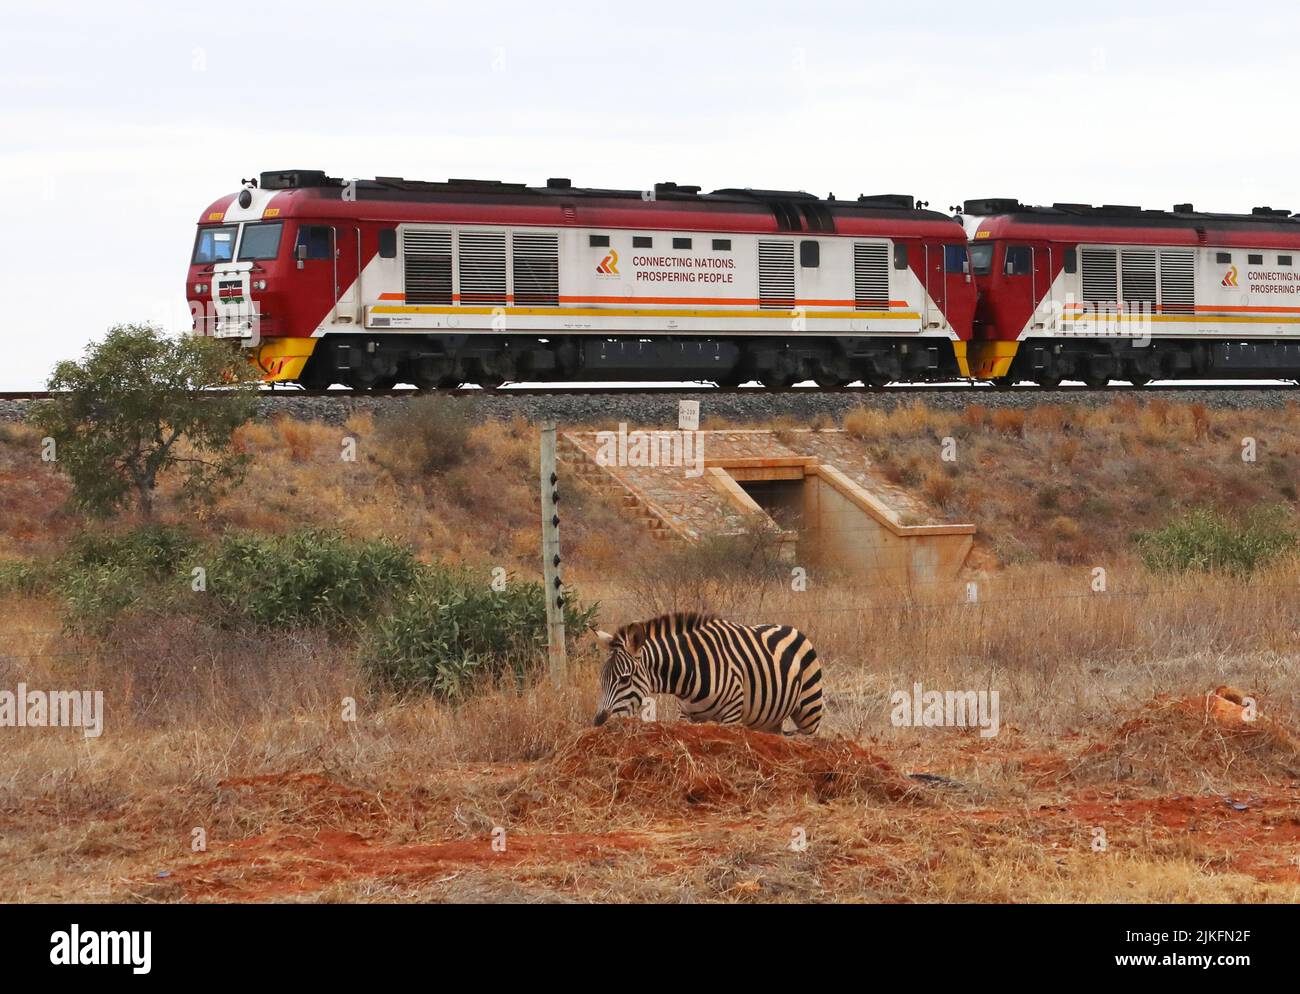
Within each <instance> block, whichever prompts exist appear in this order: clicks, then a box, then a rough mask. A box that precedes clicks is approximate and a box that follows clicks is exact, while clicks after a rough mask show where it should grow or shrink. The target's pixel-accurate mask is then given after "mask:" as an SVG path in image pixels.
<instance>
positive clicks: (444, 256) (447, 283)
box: [402, 229, 451, 304]
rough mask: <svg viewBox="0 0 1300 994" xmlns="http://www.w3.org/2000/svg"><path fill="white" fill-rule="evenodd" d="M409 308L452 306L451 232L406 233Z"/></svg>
mask: <svg viewBox="0 0 1300 994" xmlns="http://www.w3.org/2000/svg"><path fill="white" fill-rule="evenodd" d="M402 258H403V262H404V269H405V280H406V283H405V289H406V302H407V303H408V304H450V303H451V232H450V231H420V230H409V229H408V230H407V231H406V232H405V233H404V234H403V235H402Z"/></svg>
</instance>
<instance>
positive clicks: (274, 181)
mask: <svg viewBox="0 0 1300 994" xmlns="http://www.w3.org/2000/svg"><path fill="white" fill-rule="evenodd" d="M258 185H259V186H261V188H262V189H263V190H296V189H300V188H303V187H311V186H342V185H343V181H342V180H337V179H330V177H328V176H326V175H325V172H324V170H321V169H276V170H274V171H272V172H269V173H262V175H261V177H260V181H259V183H258Z"/></svg>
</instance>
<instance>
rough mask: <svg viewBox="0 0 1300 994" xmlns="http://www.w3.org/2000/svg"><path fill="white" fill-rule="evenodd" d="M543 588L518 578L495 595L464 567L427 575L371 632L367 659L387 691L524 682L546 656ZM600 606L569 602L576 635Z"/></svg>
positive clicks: (444, 693) (451, 691)
mask: <svg viewBox="0 0 1300 994" xmlns="http://www.w3.org/2000/svg"><path fill="white" fill-rule="evenodd" d="M544 596H545V595H544V592H543V589H542V586H541V584H539V583H520V582H519V581H517V580H514V579H513V578H510V579H509V580H508V581H507V583H506V586H505V589H504V590H501V591H496V590H493V589H492V587H491V585H490V583H489V582H488V577H487V576H486V575H485V574H483V573H478V572H474V571H472V570H469V569H466V568H463V567H451V566H433V567H428V568H426V570H425V572H424V574H423V575H422V576H421V579H420V582H419V583H418V584H417V586H416V589H415V590H413V591H412V592H411V593H410V594H409V595H408V596H407V597H406V598H405V599H403V600H402V601H401V602H400V603H398V604H397V605H396V606H395V608H394V610H393V612H392V613H391V614H390V615H388V616H386V617H384V618H382V619H381V620H380V621H379V622H378V623H377V624H376V626H375V628H374V629H373V631H372V632H371V634H370V636H369V639H368V643H367V645H366V648H365V651H364V660H365V664H366V667H367V670H368V671H369V673H370V674H371V676H372V677H373V678H374V679H375V680H376V681H377V682H378V683H379V684H380V685H381V686H383V687H384V688H386V689H389V690H397V691H432V692H433V693H435V694H437V695H438V696H440V697H443V698H447V699H456V698H459V697H462V696H464V695H465V694H466V693H467V692H468V691H469V690H470V689H471V688H472V685H473V684H475V683H477V682H479V681H484V680H487V681H495V680H499V679H501V678H502V677H506V676H510V677H513V678H514V679H515V680H517V681H521V682H522V680H523V679H524V678H525V677H526V676H527V675H528V673H529V672H530V671H532V670H533V669H534V668H535V667H536V666H537V665H538V664H539V662H540V661H541V659H542V658H543V656H544V655H545V651H546V620H545V619H546V604H545V600H544ZM595 611H596V609H595V607H594V606H593V607H591V608H587V609H583V608H582V607H581V606H580V605H579V604H578V602H577V600H576V598H575V597H573V596H572V595H567V596H566V598H565V608H564V614H565V625H566V628H567V631H568V632H569V633H570V634H576V633H578V632H581V631H582V630H583V629H585V628H586V627H587V626H588V624H589V623H590V621H591V619H592V617H593V616H594V615H595Z"/></svg>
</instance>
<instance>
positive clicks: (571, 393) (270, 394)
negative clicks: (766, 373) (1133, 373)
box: [0, 382, 1297, 400]
mask: <svg viewBox="0 0 1300 994" xmlns="http://www.w3.org/2000/svg"><path fill="white" fill-rule="evenodd" d="M1296 388H1297V385H1296V384H1293V383H1281V382H1279V383H1243V384H1228V385H1225V384H1221V383H1217V384H1204V383H1157V384H1147V385H1145V386H1141V387H1135V386H1132V385H1130V384H1112V385H1110V386H1105V387H1088V386H1082V385H1078V386H1075V385H1069V386H1057V387H1040V386H1038V385H1037V384H1032V383H1027V384H1019V385H1016V386H993V385H991V384H985V383H970V384H952V383H915V384H912V383H909V384H895V385H890V386H885V387H854V386H848V387H791V388H789V389H787V390H767V389H764V388H762V387H715V386H709V385H705V384H691V385H683V386H671V387H637V386H626V387H609V386H540V387H501V388H498V389H495V390H484V389H481V388H477V387H462V388H460V389H455V390H439V391H436V392H437V393H438V394H440V395H444V396H451V397H483V396H488V397H490V396H502V397H591V396H600V395H613V396H645V397H656V396H657V397H673V396H682V397H685V396H691V395H695V394H717V395H738V396H752V397H760V396H776V397H790V396H798V395H800V394H805V395H817V394H867V395H873V396H874V395H880V394H918V395H927V394H952V395H957V394H963V393H970V394H977V393H980V394H1057V395H1059V394H1107V393H1111V394H1125V393H1134V394H1157V393H1206V394H1223V393H1246V392H1260V391H1271V390H1295V389H1296ZM422 392H423V391H420V390H416V389H414V388H399V389H393V390H372V391H364V392H358V391H354V390H347V389H332V390H299V389H285V388H280V389H271V388H267V389H264V390H262V391H261V394H262V397H263V398H265V399H276V398H283V399H285V400H293V399H297V398H303V397H323V398H331V397H333V398H338V399H340V400H346V399H353V398H358V397H366V398H371V397H413V396H418V395H419V394H420V393H422ZM52 396H55V394H52V393H50V392H49V391H46V390H16V391H0V400H48V399H49V398H50V397H52Z"/></svg>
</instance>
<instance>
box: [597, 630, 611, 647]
mask: <svg viewBox="0 0 1300 994" xmlns="http://www.w3.org/2000/svg"><path fill="white" fill-rule="evenodd" d="M592 631H593V632H595V633H596V638H598V639H600V640H601V641H602V642H604V643H605V644H606V645H609V644H610V643H611V642H613V641H614V636H613V635H611V634H609V632H602V631H601V630H600V629H599V628H593V629H592Z"/></svg>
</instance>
